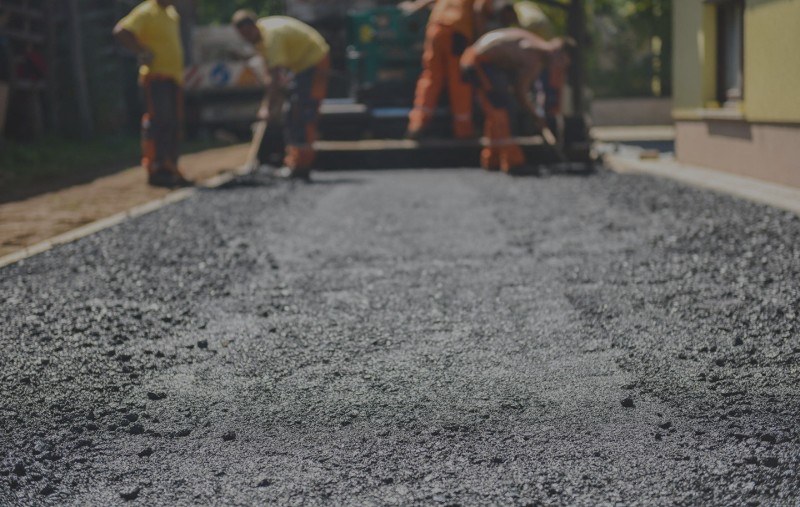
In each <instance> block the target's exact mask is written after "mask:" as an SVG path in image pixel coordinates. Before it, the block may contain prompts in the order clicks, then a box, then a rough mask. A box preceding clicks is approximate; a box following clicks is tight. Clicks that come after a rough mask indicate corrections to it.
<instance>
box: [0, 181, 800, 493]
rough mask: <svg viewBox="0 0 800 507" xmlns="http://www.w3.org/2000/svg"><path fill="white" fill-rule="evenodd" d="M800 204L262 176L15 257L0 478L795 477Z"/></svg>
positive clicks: (120, 489)
mask: <svg viewBox="0 0 800 507" xmlns="http://www.w3.org/2000/svg"><path fill="white" fill-rule="evenodd" d="M798 245H800V218H798V217H797V216H796V215H792V214H788V213H785V212H780V211H777V210H774V209H770V208H766V207H762V206H758V205H755V204H751V203H746V202H743V201H739V200H736V199H733V198H730V197H725V196H720V195H717V194H713V193H709V192H705V191H700V190H695V189H689V188H686V187H682V186H680V185H678V184H675V183H672V182H668V181H663V180H657V179H653V178H650V177H645V176H632V175H616V174H611V173H601V174H598V175H596V176H593V177H589V178H580V177H566V176H559V177H551V178H546V179H536V178H524V179H511V178H506V177H504V176H502V175H498V174H487V173H483V172H480V171H472V170H452V171H430V172H426V171H385V172H376V173H335V174H322V175H319V176H318V178H317V182H316V183H315V184H312V185H304V184H298V185H284V184H280V185H273V184H270V183H269V182H266V181H263V182H259V181H253V180H248V181H242V182H239V183H238V184H237V182H234V183H232V184H229V185H226V186H224V187H222V188H220V189H216V190H204V191H200V192H198V193H197V194H196V195H195V196H193V197H192V198H190V199H188V200H186V201H184V202H181V203H178V204H175V205H172V206H169V207H167V208H164V209H162V210H159V211H158V212H155V213H153V214H150V215H147V216H144V217H140V218H138V219H136V220H133V221H130V222H127V223H124V224H121V225H119V226H117V227H114V228H112V229H110V230H107V231H104V232H102V233H100V234H97V235H94V236H91V237H88V238H85V239H83V240H80V241H78V242H76V243H74V244H70V245H66V246H63V247H59V248H57V249H55V250H52V251H50V252H47V253H45V254H43V255H40V256H37V257H35V258H31V259H28V260H26V261H24V262H23V263H20V264H17V265H14V266H11V267H8V268H4V269H2V270H0V349H1V350H2V351H3V354H2V355H0V372H2V373H1V374H0V392H2V394H3V398H4V401H5V402H4V403H3V404H2V405H0V503H1V504H11V505H15V504H19V505H40V504H54V505H55V504H57V505H64V504H67V505H118V504H126V503H128V502H130V503H131V504H142V505H196V504H222V505H242V504H247V505H250V504H266V503H279V504H304V505H330V504H338V505H342V504H347V505H430V504H442V505H475V504H512V505H514V504H516V505H587V506H588V505H613V504H623V505H676V504H678V505H697V504H703V505H748V504H749V505H796V504H797V501H798V498H800V482H799V480H798V475H797V470H798V468H800V434H799V433H798V423H797V421H798V420H800V404H799V403H798V401H799V400H800V388H798V383H797V380H798V379H799V378H800V366H799V365H800V326H799V325H798V319H797V317H798V312H800V248H798Z"/></svg>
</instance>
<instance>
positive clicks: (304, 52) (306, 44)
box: [256, 16, 330, 74]
mask: <svg viewBox="0 0 800 507" xmlns="http://www.w3.org/2000/svg"><path fill="white" fill-rule="evenodd" d="M258 29H259V30H260V31H261V39H262V40H261V42H259V43H258V44H256V51H258V52H259V54H260V55H261V56H263V57H264V60H265V61H266V64H267V66H268V67H286V68H287V69H289V70H290V71H292V72H294V73H295V74H296V73H298V72H303V71H304V70H307V69H310V68H311V67H313V66H314V65H316V64H318V63H319V62H321V61H322V59H323V58H325V56H326V55H327V54H328V52H329V51H330V47H329V46H328V43H327V42H325V39H324V38H323V37H322V35H320V34H319V32H317V31H316V30H314V29H313V28H311V27H310V26H308V25H307V24H305V23H303V22H302V21H299V20H297V19H294V18H290V17H286V16H269V17H266V18H261V19H259V20H258Z"/></svg>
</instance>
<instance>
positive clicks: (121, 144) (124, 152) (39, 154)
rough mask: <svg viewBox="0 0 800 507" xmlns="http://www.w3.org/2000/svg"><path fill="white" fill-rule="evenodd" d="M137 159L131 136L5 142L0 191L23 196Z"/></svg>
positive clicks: (189, 147)
mask: <svg viewBox="0 0 800 507" xmlns="http://www.w3.org/2000/svg"><path fill="white" fill-rule="evenodd" d="M222 145H223V143H220V142H218V141H192V142H188V143H185V145H184V146H183V151H184V153H191V152H197V151H202V150H205V149H210V148H215V147H219V146H222ZM140 157H141V148H140V141H139V138H138V137H135V136H131V135H114V136H103V137H98V138H95V139H91V140H87V141H75V140H65V139H59V138H49V139H43V140H41V141H37V142H35V143H27V144H23V143H12V142H10V141H5V142H4V143H3V145H2V146H1V147H0V190H2V192H0V193H3V194H6V193H9V192H11V193H20V194H27V193H29V192H30V191H31V188H32V187H35V186H37V185H42V184H45V183H47V184H50V185H57V183H58V182H59V181H64V183H65V184H69V183H71V182H74V181H76V180H82V179H91V178H92V177H96V176H98V175H101V174H111V173H113V172H116V171H119V170H122V169H125V168H127V167H131V166H134V165H136V164H138V163H139V159H140Z"/></svg>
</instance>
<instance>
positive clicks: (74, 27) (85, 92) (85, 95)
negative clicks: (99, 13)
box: [67, 0, 94, 139]
mask: <svg viewBox="0 0 800 507" xmlns="http://www.w3.org/2000/svg"><path fill="white" fill-rule="evenodd" d="M67 6H68V8H69V16H68V17H69V35H70V52H71V53H72V55H71V56H72V69H73V73H72V75H73V77H74V78H75V94H76V97H75V98H76V102H77V104H78V118H79V123H80V125H79V127H80V134H81V137H82V138H84V139H86V138H89V137H92V135H94V122H93V121H92V110H91V106H90V104H89V86H88V82H87V79H86V63H85V62H84V58H83V41H82V40H81V17H80V8H79V7H78V0H69V2H68V3H67Z"/></svg>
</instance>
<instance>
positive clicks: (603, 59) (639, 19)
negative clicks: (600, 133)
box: [588, 0, 672, 97]
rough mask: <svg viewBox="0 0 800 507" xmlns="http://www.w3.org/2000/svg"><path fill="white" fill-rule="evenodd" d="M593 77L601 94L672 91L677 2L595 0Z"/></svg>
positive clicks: (595, 85)
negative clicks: (673, 27) (674, 19)
mask: <svg viewBox="0 0 800 507" xmlns="http://www.w3.org/2000/svg"><path fill="white" fill-rule="evenodd" d="M590 8H591V9H592V14H593V16H591V17H590V19H591V20H592V21H591V23H590V25H591V26H590V30H591V33H592V39H593V41H594V44H593V47H592V48H591V51H590V52H589V62H588V63H589V75H590V82H591V85H592V88H593V89H594V90H595V93H596V95H598V96H605V97H610V96H617V97H620V96H648V95H663V96H667V95H670V94H671V88H672V87H671V83H672V65H671V63H672V2H671V1H670V0H594V2H593V5H591V7H590Z"/></svg>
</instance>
